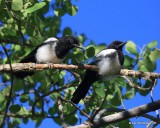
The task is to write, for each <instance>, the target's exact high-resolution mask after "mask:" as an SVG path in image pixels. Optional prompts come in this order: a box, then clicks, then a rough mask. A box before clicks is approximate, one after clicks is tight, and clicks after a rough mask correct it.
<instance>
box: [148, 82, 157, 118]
mask: <svg viewBox="0 0 160 128" xmlns="http://www.w3.org/2000/svg"><path fill="white" fill-rule="evenodd" d="M156 84H157V79H152V85H151V92H150V97H151V101H152V102H154V99H153V91H154V87H155V85H156ZM156 116H157V118H159V112H158V110H156Z"/></svg>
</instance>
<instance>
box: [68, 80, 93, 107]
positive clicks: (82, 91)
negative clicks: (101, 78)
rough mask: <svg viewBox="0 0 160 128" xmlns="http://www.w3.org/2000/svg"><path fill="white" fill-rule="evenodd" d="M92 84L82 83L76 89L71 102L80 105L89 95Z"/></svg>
mask: <svg viewBox="0 0 160 128" xmlns="http://www.w3.org/2000/svg"><path fill="white" fill-rule="evenodd" d="M90 86H91V84H89V83H86V82H82V83H81V84H80V85H79V86H78V88H77V89H76V91H75V92H74V94H73V97H72V99H71V101H72V102H73V103H75V104H78V103H79V102H80V100H81V99H84V97H85V96H86V95H87V92H88V90H89V88H90Z"/></svg>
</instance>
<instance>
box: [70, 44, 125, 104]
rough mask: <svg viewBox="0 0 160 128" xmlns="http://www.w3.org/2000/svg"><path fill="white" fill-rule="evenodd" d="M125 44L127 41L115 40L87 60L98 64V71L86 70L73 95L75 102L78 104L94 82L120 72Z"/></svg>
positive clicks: (107, 78)
mask: <svg viewBox="0 0 160 128" xmlns="http://www.w3.org/2000/svg"><path fill="white" fill-rule="evenodd" d="M125 44H126V42H121V41H113V42H112V43H111V44H110V45H109V46H108V48H106V49H104V50H102V51H100V52H99V53H98V54H97V55H96V56H94V57H92V58H90V59H89V60H87V61H86V63H85V64H90V65H97V66H98V71H92V70H86V72H85V75H84V78H83V80H82V82H81V83H80V85H79V86H78V88H77V89H76V91H75V92H74V94H73V96H72V99H71V101H72V102H73V103H75V104H78V103H79V101H80V100H81V99H84V97H85V96H86V94H87V92H88V90H89V88H90V86H91V85H92V84H93V83H94V82H96V81H98V80H110V79H113V78H115V77H116V76H117V75H118V74H119V73H120V70H121V68H122V65H123V62H124V55H123V53H122V48H123V46H124V45H125Z"/></svg>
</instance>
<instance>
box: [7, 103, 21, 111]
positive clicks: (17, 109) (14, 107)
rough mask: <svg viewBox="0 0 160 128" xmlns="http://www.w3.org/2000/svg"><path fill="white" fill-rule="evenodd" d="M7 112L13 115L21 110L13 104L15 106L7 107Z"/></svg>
mask: <svg viewBox="0 0 160 128" xmlns="http://www.w3.org/2000/svg"><path fill="white" fill-rule="evenodd" d="M9 110H10V111H11V112H13V113H16V112H19V111H20V110H21V106H20V105H18V104H15V105H11V106H10V107H9Z"/></svg>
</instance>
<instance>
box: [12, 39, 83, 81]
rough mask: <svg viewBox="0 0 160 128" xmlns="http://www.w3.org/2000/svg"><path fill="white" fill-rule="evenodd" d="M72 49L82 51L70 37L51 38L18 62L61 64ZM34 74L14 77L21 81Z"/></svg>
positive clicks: (24, 73) (22, 73)
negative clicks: (75, 48)
mask: <svg viewBox="0 0 160 128" xmlns="http://www.w3.org/2000/svg"><path fill="white" fill-rule="evenodd" d="M74 47H77V48H80V49H83V47H82V46H81V45H80V44H79V41H78V40H77V39H76V38H75V37H72V36H66V37H61V38H55V37H51V38H48V39H47V40H46V41H44V43H42V44H41V45H39V46H38V47H37V48H35V49H34V50H33V51H32V52H31V53H30V54H29V55H27V56H26V57H25V58H24V59H22V60H21V61H20V63H29V62H32V63H48V64H49V63H54V64H59V63H62V61H63V60H64V58H65V57H66V55H67V53H68V52H69V51H70V50H71V49H72V48H74ZM33 74H34V72H16V73H15V74H14V75H15V76H16V77H18V78H21V79H23V78H24V77H26V76H28V75H33Z"/></svg>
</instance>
